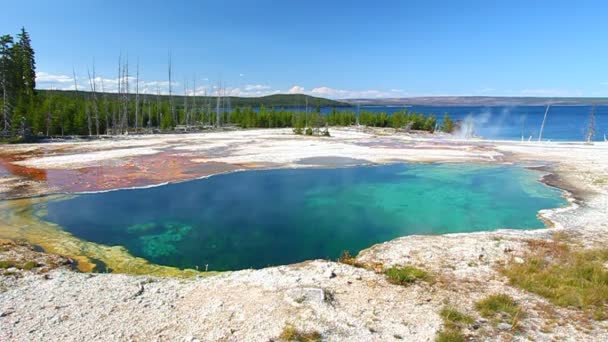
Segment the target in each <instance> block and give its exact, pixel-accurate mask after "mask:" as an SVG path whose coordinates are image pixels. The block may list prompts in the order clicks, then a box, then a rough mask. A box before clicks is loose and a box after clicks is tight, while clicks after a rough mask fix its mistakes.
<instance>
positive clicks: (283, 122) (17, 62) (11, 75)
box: [0, 28, 455, 137]
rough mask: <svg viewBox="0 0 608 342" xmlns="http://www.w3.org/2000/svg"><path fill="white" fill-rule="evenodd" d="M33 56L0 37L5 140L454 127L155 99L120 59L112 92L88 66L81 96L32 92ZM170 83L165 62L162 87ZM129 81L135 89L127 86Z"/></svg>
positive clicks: (275, 100)
mask: <svg viewBox="0 0 608 342" xmlns="http://www.w3.org/2000/svg"><path fill="white" fill-rule="evenodd" d="M34 57H35V55H34V50H33V48H32V46H31V39H30V36H29V34H28V32H27V31H26V30H25V28H22V30H21V32H20V33H19V34H18V35H17V36H16V39H15V38H13V37H12V36H10V35H3V36H1V37H0V82H1V83H0V86H1V90H2V98H1V99H0V105H1V109H2V126H1V129H0V131H1V132H2V135H3V136H5V137H6V136H22V137H23V136H47V137H48V136H64V135H82V136H93V135H97V136H98V135H101V134H124V133H149V132H154V131H174V130H176V129H179V130H197V129H205V128H218V127H221V126H225V125H235V126H238V127H241V128H279V127H294V128H295V130H294V131H303V130H304V129H308V128H316V129H317V132H319V130H318V128H320V127H326V126H349V125H356V124H360V125H364V126H374V127H393V128H407V129H412V130H425V131H429V132H433V131H435V130H437V129H442V130H444V131H446V132H451V131H452V130H454V127H455V124H454V123H453V122H452V120H451V119H450V118H449V116H448V115H447V114H446V115H445V116H444V118H443V121H442V124H441V125H439V124H438V121H437V118H436V117H435V116H434V115H428V116H427V115H424V114H420V113H413V112H407V111H401V112H396V113H393V114H387V113H376V112H369V111H361V112H359V111H357V112H355V111H353V110H345V109H344V108H341V109H340V110H338V108H340V107H343V106H344V103H340V102H337V101H333V100H328V99H321V98H315V97H311V96H307V95H285V94H278V95H271V96H267V97H262V98H257V99H251V98H238V97H230V96H221V92H220V91H219V90H218V95H217V96H194V95H192V96H188V95H186V94H187V92H186V89H184V96H174V95H173V91H172V89H171V86H170V88H169V95H160V91H158V93H157V94H155V95H151V94H146V93H143V94H142V93H140V92H139V63H137V66H136V71H135V76H136V78H135V79H134V80H133V78H132V77H130V76H131V74H130V73H129V67H130V65H129V62H128V60H125V59H122V58H119V63H118V89H117V92H116V93H108V92H105V91H104V85H103V83H101V91H100V89H99V86H100V85H99V84H98V81H97V78H96V75H95V68H94V66H93V69H92V72H91V70H88V75H87V76H88V80H89V87H88V88H89V89H87V90H86V91H79V90H78V84H77V82H76V75H75V73H74V87H75V89H76V91H52V90H36V64H35V58H34ZM171 77H172V76H171V61H170V57H169V80H171ZM129 80H131V82H132V83H135V85H133V84H131V85H130V84H129ZM102 82H103V81H102ZM169 83H170V84H171V81H170V82H169ZM133 88H134V89H135V94H133V92H132V89H133ZM193 89H196V87H195V86H193ZM220 89H221V88H220ZM309 102H310V104H311V107H310V110H309V106H308V104H309ZM266 103H267V104H270V106H267V105H266ZM258 104H259V105H258ZM303 104H305V105H306V106H305V107H303V106H302V105H303ZM277 106H278V107H279V108H278V109H277ZM328 106H332V107H334V108H333V109H332V110H331V112H330V113H327V114H321V108H323V107H328ZM306 132H309V131H308V130H306Z"/></svg>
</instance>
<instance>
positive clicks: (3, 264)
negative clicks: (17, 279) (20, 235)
mask: <svg viewBox="0 0 608 342" xmlns="http://www.w3.org/2000/svg"><path fill="white" fill-rule="evenodd" d="M11 267H15V262H14V261H12V260H0V268H11Z"/></svg>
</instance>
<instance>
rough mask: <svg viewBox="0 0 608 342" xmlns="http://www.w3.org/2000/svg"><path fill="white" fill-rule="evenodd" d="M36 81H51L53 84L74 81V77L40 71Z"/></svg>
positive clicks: (44, 82)
mask: <svg viewBox="0 0 608 342" xmlns="http://www.w3.org/2000/svg"><path fill="white" fill-rule="evenodd" d="M36 83H43V84H46V83H51V84H57V83H59V84H65V83H74V78H73V77H72V76H67V75H56V74H49V73H48V72H44V71H42V72H38V73H36Z"/></svg>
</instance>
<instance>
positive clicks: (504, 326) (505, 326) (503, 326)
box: [496, 323, 511, 331]
mask: <svg viewBox="0 0 608 342" xmlns="http://www.w3.org/2000/svg"><path fill="white" fill-rule="evenodd" d="M496 327H497V328H498V330H505V331H506V330H511V324H508V323H498V325H497V326H496Z"/></svg>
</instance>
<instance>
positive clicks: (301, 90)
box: [287, 85, 304, 94]
mask: <svg viewBox="0 0 608 342" xmlns="http://www.w3.org/2000/svg"><path fill="white" fill-rule="evenodd" d="M287 92H288V93H289V94H303V93H304V87H300V86H299V85H294V86H293V87H291V88H289V90H288V91H287Z"/></svg>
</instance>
